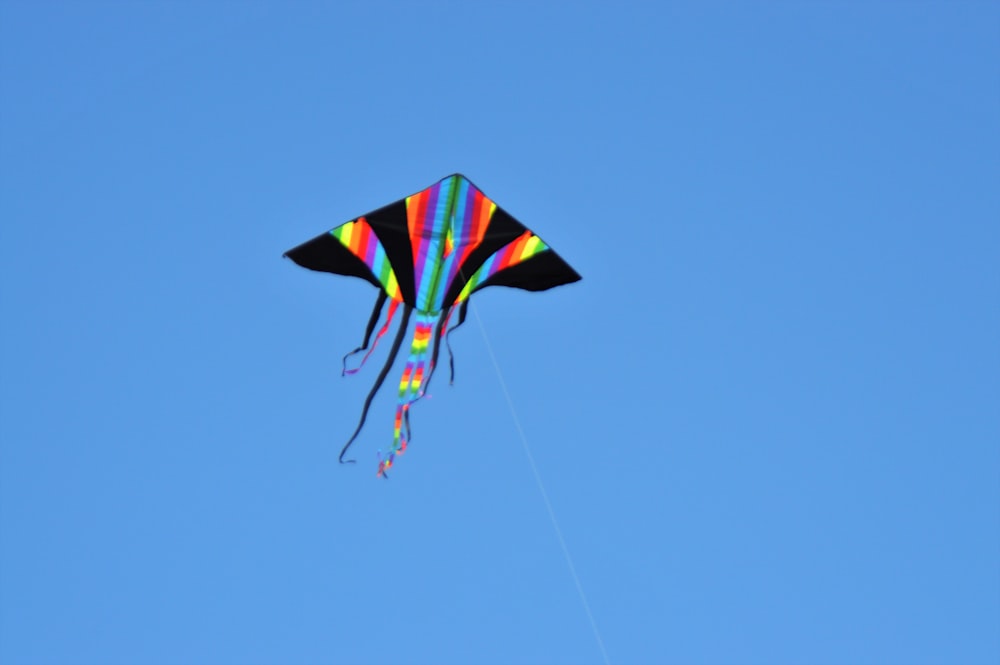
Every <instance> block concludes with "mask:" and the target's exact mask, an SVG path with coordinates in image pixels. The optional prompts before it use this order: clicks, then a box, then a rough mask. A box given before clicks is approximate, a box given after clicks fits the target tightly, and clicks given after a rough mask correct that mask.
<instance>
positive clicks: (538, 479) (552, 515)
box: [467, 298, 611, 665]
mask: <svg viewBox="0 0 1000 665" xmlns="http://www.w3.org/2000/svg"><path fill="white" fill-rule="evenodd" d="M467 302H468V303H469V305H470V309H472V314H473V315H474V316H475V317H476V323H477V324H478V325H479V332H481V333H482V335H483V342H485V343H486V351H487V353H489V354H490V360H492V361H493V369H495V370H496V373H497V379H498V380H499V381H500V388H501V389H502V390H503V396H504V398H505V399H506V400H507V406H508V407H509V408H510V415H511V418H513V419H514V426H515V427H516V428H517V433H518V435H519V436H520V437H521V447H522V448H523V449H524V454H525V456H527V458H528V463H529V464H530V465H531V472H532V474H533V475H534V476H535V484H536V485H537V486H538V491H539V492H540V493H541V495H542V500H543V501H544V502H545V508H546V510H547V511H548V513H549V520H551V522H552V528H553V529H554V530H555V532H556V538H557V539H558V540H559V546H560V547H561V548H562V552H563V556H564V557H565V558H566V564H567V565H568V566H569V572H570V575H572V576H573V582H574V584H576V591H577V593H578V594H579V595H580V602H581V603H583V609H584V611H585V612H586V613H587V618H588V619H589V620H590V627H591V629H592V630H593V631H594V638H595V639H596V640H597V646H598V647H600V649H601V655H602V656H603V657H604V663H605V665H611V660H610V659H609V658H608V652H607V650H606V649H605V648H604V640H602V639H601V632H600V631H599V630H598V629H597V622H596V621H595V620H594V615H593V613H592V612H591V611H590V603H588V602H587V595H586V594H585V593H584V592H583V585H582V584H581V583H580V577H579V576H578V575H577V574H576V566H575V565H573V557H572V556H570V553H569V547H567V546H566V539H565V538H563V534H562V529H560V528H559V521H558V520H557V519H556V512H555V510H554V509H553V508H552V502H551V501H549V493H548V492H546V491H545V485H544V483H542V475H541V474H540V473H539V472H538V465H537V464H535V456H534V455H532V454H531V448H530V447H529V446H528V438H527V437H526V436H525V435H524V429H523V428H522V427H521V419H520V418H518V416H517V410H516V409H515V408H514V400H512V399H511V397H510V391H508V390H507V382H506V381H504V378H503V372H501V371H500V364H499V363H498V362H497V358H496V355H494V353H493V345H492V344H490V338H489V337H488V336H487V335H486V326H484V325H483V320H482V318H481V317H480V316H479V310H478V309H477V308H476V304H475V303H474V302H472V298H469V299H468V301H467Z"/></svg>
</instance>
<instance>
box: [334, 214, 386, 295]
mask: <svg viewBox="0 0 1000 665" xmlns="http://www.w3.org/2000/svg"><path fill="white" fill-rule="evenodd" d="M330 235H332V236H333V237H334V238H336V239H337V240H339V241H340V244H342V245H343V246H344V247H346V248H347V249H349V250H350V252H351V253H352V254H354V256H356V257H358V258H359V259H361V260H362V261H364V263H365V265H367V266H368V268H369V269H370V270H371V271H372V274H373V275H374V276H375V279H377V280H378V281H379V283H381V284H382V288H383V289H384V290H385V292H386V294H388V296H389V297H390V298H392V299H393V300H395V301H401V300H402V299H403V297H402V295H401V294H400V292H399V282H398V281H397V280H396V273H395V272H394V271H393V269H392V264H391V263H389V259H388V257H387V256H386V254H385V248H384V247H382V243H381V242H380V241H379V239H378V236H376V235H375V232H374V231H372V227H371V226H369V224H368V222H367V221H366V220H365V218H364V217H359V218H358V219H356V220H354V221H353V222H347V223H346V224H341V225H340V226H338V227H337V228H335V229H333V230H332V231H330Z"/></svg>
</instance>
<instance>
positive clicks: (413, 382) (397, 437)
mask: <svg viewBox="0 0 1000 665" xmlns="http://www.w3.org/2000/svg"><path fill="white" fill-rule="evenodd" d="M434 318H435V315H434V314H424V313H419V314H417V322H416V324H415V326H414V329H413V341H412V342H411V344H410V355H409V357H408V358H407V359H406V367H404V368H403V376H402V378H401V379H400V382H399V401H398V402H397V404H396V420H395V423H394V429H393V439H392V448H391V449H390V450H389V452H388V454H386V455H385V456H384V457H383V456H382V453H381V451H380V452H379V464H378V475H379V476H385V475H386V471H388V470H389V469H390V468H391V467H392V465H393V463H394V462H395V460H396V455H402V454H403V453H404V452H406V446H407V445H408V443H409V441H410V439H411V436H410V406H411V405H412V404H413V403H414V402H416V401H417V400H418V399H420V398H421V397H423V396H424V390H425V388H426V382H427V379H429V378H430V374H431V373H432V372H433V369H434V368H433V362H432V361H431V360H430V359H429V358H428V356H429V353H428V352H429V351H430V348H431V338H432V337H433V336H434V329H435V327H436V326H435V325H434Z"/></svg>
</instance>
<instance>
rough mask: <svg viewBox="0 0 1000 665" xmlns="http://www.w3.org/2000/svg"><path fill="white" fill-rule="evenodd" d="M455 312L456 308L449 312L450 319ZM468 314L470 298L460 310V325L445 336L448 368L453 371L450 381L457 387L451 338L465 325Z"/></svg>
mask: <svg viewBox="0 0 1000 665" xmlns="http://www.w3.org/2000/svg"><path fill="white" fill-rule="evenodd" d="M454 310H455V308H454V307H453V308H452V309H451V310H450V311H449V312H448V318H451V312H453V311H454ZM468 313H469V298H466V299H465V300H463V301H462V305H461V307H459V308H458V323H456V324H455V327H454V328H452V329H451V330H449V331H448V332H446V333H445V334H444V344H445V346H447V347H448V367H449V368H450V369H451V381H450V384H451V385H455V356H454V354H452V352H451V339H450V338H451V334H452V333H453V332H455V331H456V330H458V328H459V326H461V325H462V324H463V323H465V315H466V314H468ZM447 327H448V322H447V321H445V328H447Z"/></svg>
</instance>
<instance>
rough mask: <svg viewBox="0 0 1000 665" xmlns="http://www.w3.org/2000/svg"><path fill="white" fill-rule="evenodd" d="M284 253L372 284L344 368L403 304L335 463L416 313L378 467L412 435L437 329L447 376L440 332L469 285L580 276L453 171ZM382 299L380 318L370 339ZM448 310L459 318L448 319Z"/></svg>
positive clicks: (544, 284)
mask: <svg viewBox="0 0 1000 665" xmlns="http://www.w3.org/2000/svg"><path fill="white" fill-rule="evenodd" d="M285 256H286V257H288V258H290V259H291V260H292V261H294V262H295V263H297V264H298V265H300V266H302V267H304V268H308V269H310V270H316V271H320V272H328V273H333V274H337V275H347V276H352V277H360V278H361V279H364V280H367V281H368V282H371V284H373V285H374V286H375V287H377V288H378V289H379V293H378V298H377V299H376V301H375V307H374V309H373V310H372V313H371V318H370V319H369V321H368V325H367V327H366V328H365V334H364V339H363V340H362V342H361V346H359V347H358V348H356V349H354V350H353V351H351V352H350V353H348V354H347V355H346V356H344V359H343V372H342V374H344V375H347V374H354V373H355V372H357V371H358V370H359V369H361V366H362V365H364V362H365V361H366V360H367V359H368V357H369V356H370V355H371V353H372V352H373V351H374V350H375V346H376V345H377V344H378V341H379V340H380V339H381V338H382V337H383V336H384V335H385V334H386V332H387V331H388V330H389V324H390V323H391V322H392V319H393V317H394V316H395V315H396V312H397V310H399V309H402V316H401V320H400V323H399V331H398V332H397V334H396V337H395V339H394V341H393V343H392V347H391V349H390V351H389V357H388V359H387V360H386V362H385V365H384V366H383V367H382V371H381V372H380V373H379V375H378V377H377V378H376V379H375V384H374V386H373V387H372V389H371V391H370V392H369V393H368V396H367V397H366V398H365V402H364V406H363V407H362V410H361V420H360V422H358V426H357V428H356V429H355V430H354V434H353V435H352V436H351V438H350V439H349V440H348V441H347V443H346V444H345V445H344V448H343V449H342V450H341V451H340V457H339V460H340V462H341V463H345V461H346V462H354V460H344V455H345V454H346V453H347V449H348V448H350V447H351V444H352V443H354V440H355V439H357V437H358V434H360V432H361V429H362V427H364V424H365V420H366V419H367V417H368V409H369V408H370V407H371V403H372V400H373V399H374V398H375V394H376V393H377V392H378V390H379V388H381V387H382V383H383V382H384V381H385V378H386V376H387V375H388V374H389V371H390V370H391V369H392V365H393V362H394V361H395V359H396V356H397V355H398V353H399V350H400V347H401V346H402V344H403V339H404V337H405V335H406V331H407V330H408V327H409V323H410V318H411V316H413V317H414V318H415V323H414V329H413V337H412V339H411V341H410V352H409V356H408V358H407V359H406V365H405V368H404V369H403V376H402V379H401V380H400V383H399V400H398V402H397V405H396V419H395V424H394V435H393V441H392V446H391V447H390V448H389V450H388V453H387V454H386V455H384V456H383V455H382V453H381V451H380V452H379V454H378V458H379V465H378V475H379V476H380V477H384V476H386V472H387V471H388V470H389V469H390V468H391V467H392V465H393V463H394V462H395V459H396V456H397V455H400V454H402V453H403V452H404V451H405V450H406V447H407V444H408V442H409V441H410V440H411V438H412V437H411V431H410V407H411V406H412V405H413V404H414V402H416V401H417V400H419V399H420V398H421V397H423V396H424V394H425V393H426V392H427V389H428V387H429V386H430V381H431V377H432V376H433V373H434V369H435V367H436V366H437V361H438V352H439V350H440V346H441V339H442V336H443V337H444V339H445V346H446V347H447V348H448V354H449V364H450V368H451V375H452V377H451V378H452V381H453V382H454V372H455V367H454V361H453V360H452V359H451V344H450V343H449V341H448V335H450V334H451V332H452V331H453V330H455V328H457V327H458V326H460V325H461V324H462V323H463V322H464V321H465V317H466V312H467V309H468V305H469V297H470V296H471V295H472V294H473V293H475V292H476V291H479V290H480V289H484V288H486V287H487V286H508V287H513V288H518V289H524V290H527V291H544V290H546V289H550V288H552V287H554V286H560V285H562V284H569V283H571V282H576V281H578V280H579V279H580V275H578V274H577V272H576V271H575V270H573V268H571V267H570V266H569V264H567V263H566V262H565V261H564V260H563V259H562V258H560V257H559V255H558V254H556V253H555V252H554V251H552V249H551V248H550V247H549V246H548V245H546V244H545V242H543V241H542V239H541V238H539V237H538V236H537V235H535V234H534V233H533V232H532V231H530V230H529V229H528V228H526V227H525V226H524V225H523V224H521V223H520V222H518V221H517V220H516V219H514V218H513V217H512V216H511V215H510V214H509V213H507V211H505V210H504V209H503V208H501V207H500V206H498V205H497V204H496V203H494V202H493V201H492V200H490V199H489V198H488V197H486V195H484V194H483V193H482V191H480V190H479V188H478V187H476V186H475V185H473V184H472V183H471V182H469V180H468V179H467V178H465V176H462V175H460V174H457V173H456V174H454V175H450V176H448V177H447V178H444V179H443V180H441V181H439V182H437V183H436V184H434V185H431V186H430V187H428V188H427V189H424V190H422V191H419V192H417V193H416V194H413V195H412V196H407V197H406V198H405V199H401V200H399V201H396V202H395V203H390V204H389V205H387V206H385V207H382V208H379V209H378V210H375V211H374V212H370V213H368V214H367V215H363V216H361V217H358V218H357V219H353V220H351V221H349V222H346V223H344V224H341V225H340V226H338V227H336V228H334V229H332V230H330V231H328V232H326V233H324V234H322V235H319V236H317V237H315V238H313V239H312V240H309V241H307V242H305V243H303V244H301V245H299V246H298V247H295V248H294V249H291V250H289V251H287V252H286V253H285ZM386 301H388V302H389V308H388V312H387V315H386V320H385V323H384V324H383V325H382V327H381V328H380V329H379V331H378V333H377V334H375V339H374V341H373V340H372V334H373V333H374V332H375V327H376V326H377V325H378V322H379V320H380V319H381V316H382V310H383V308H384V306H385V303H386ZM456 312H457V315H458V321H457V323H456V325H455V326H453V327H452V328H450V329H449V327H448V326H449V322H450V321H451V318H452V315H453V314H455V313H456ZM369 346H371V348H370V349H369ZM362 351H367V353H366V354H365V355H364V356H363V358H362V360H361V362H360V364H359V365H358V366H357V367H356V368H351V369H348V367H347V360H348V358H350V357H351V356H353V355H355V354H357V353H361V352H362Z"/></svg>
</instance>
